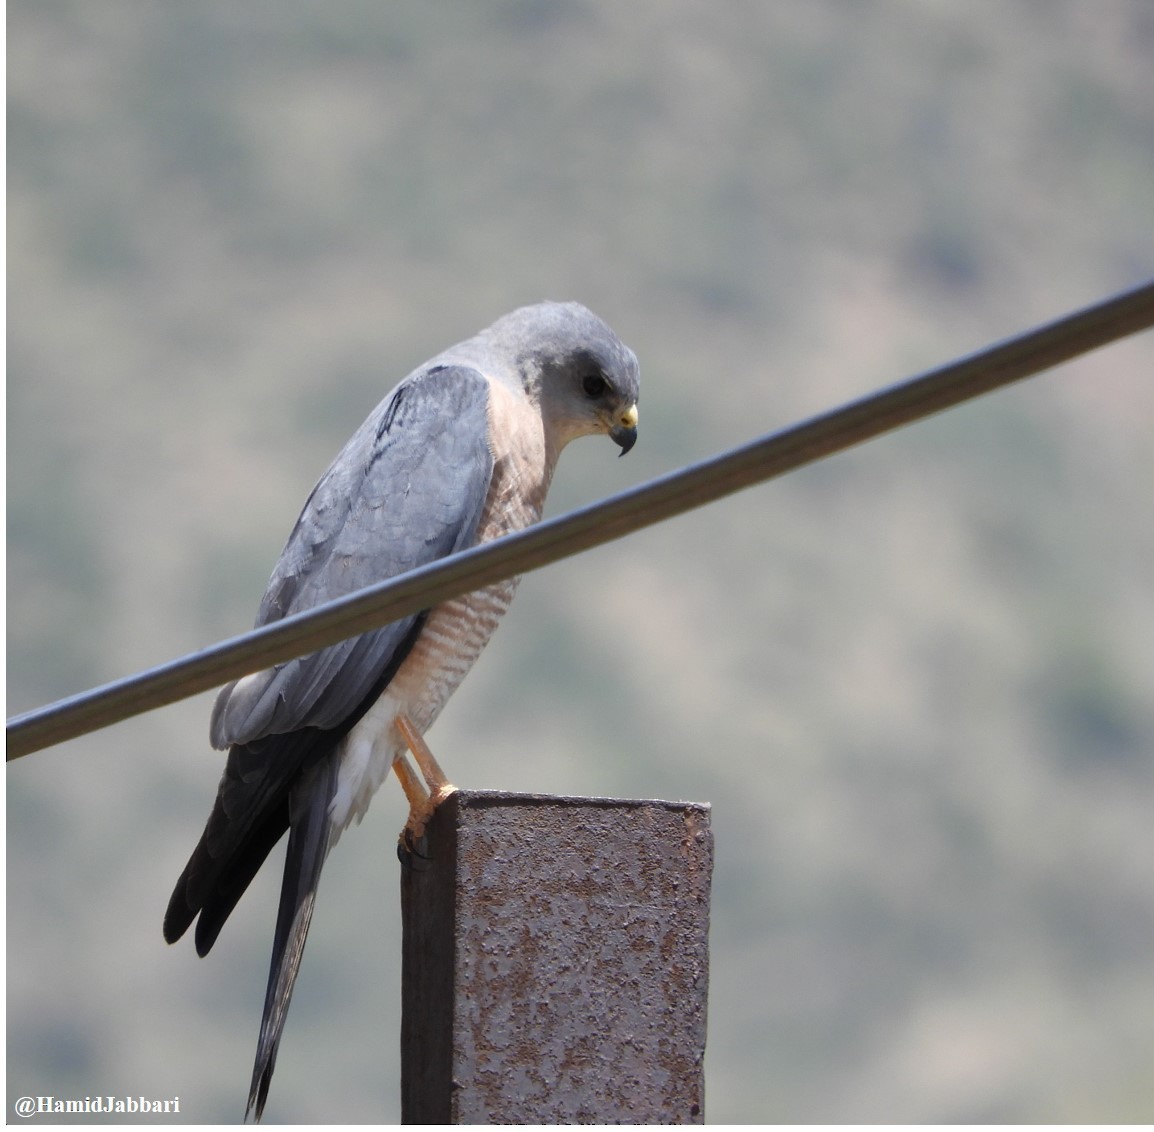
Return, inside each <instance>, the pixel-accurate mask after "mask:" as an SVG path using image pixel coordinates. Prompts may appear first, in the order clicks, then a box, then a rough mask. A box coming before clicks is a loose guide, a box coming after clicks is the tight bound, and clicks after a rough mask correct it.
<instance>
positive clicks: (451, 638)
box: [329, 578, 519, 844]
mask: <svg viewBox="0 0 1154 1132" xmlns="http://www.w3.org/2000/svg"><path fill="white" fill-rule="evenodd" d="M518 580H519V579H517V578H510V579H508V580H506V581H504V582H498V583H496V584H495V585H492V586H488V587H486V588H485V589H483V590H478V591H477V592H476V593H471V594H466V595H465V596H464V597H460V598H456V599H454V600H453V601H448V602H445V603H444V604H443V605H438V606H437V607H436V608H434V609H433V610H432V612H430V614H429V616H428V618H427V619H426V621H425V625H424V628H423V629H422V630H421V632H420V634H419V635H418V637H417V641H416V643H415V644H414V645H413V648H412V651H411V652H410V653H409V655H408V656H407V657H405V660H404V662H403V663H402V664H401V666H400V668H398V669H397V672H396V675H395V676H394V677H393V678H392V680H391V681H390V682H389V685H388V687H387V688H386V689H385V690H384V691H383V692H382V693H381V695H380V696H379V697H378V698H377V701H376V703H375V704H373V706H372V707H371V708H369V710H368V711H367V712H366V713H365V714H364V715H363V716H362V717H361V719H360V720H359V721H358V722H357V724H356V726H355V727H353V729H352V730H351V731H350V732H349V734H348V735H347V736H346V737H345V739H344V742H343V743H342V745H341V765H340V769H339V771H338V774H337V789H336V793H335V795H334V796H333V801H332V804H331V806H330V808H329V816H330V818H331V820H332V823H333V836H332V843H333V844H335V843H336V839H337V837H338V836H339V835H340V832H341V830H343V829H346V828H347V827H348V826H349V825H350V824H351V823H352V822H354V821H357V822H359V821H360V820H361V818H362V817H364V815H365V811H366V810H367V809H368V806H369V801H370V799H371V798H372V796H373V794H374V793H376V791H377V788H378V787H379V786H380V785H381V783H382V782H384V780H385V777H386V776H387V775H388V773H389V767H390V766H392V764H393V760H394V759H395V758H396V757H397V756H398V755H400V754H402V753H403V752H404V750H405V744H404V741H403V740H402V738H401V736H400V734H399V733H398V732H397V729H396V727H395V725H394V721H395V719H396V717H397V715H398V714H400V713H402V712H403V713H404V714H405V715H406V716H408V717H409V719H410V720H412V722H413V723H414V724H415V725H416V728H417V730H418V731H421V732H424V731H426V730H427V729H428V728H429V727H431V726H432V724H433V722H434V721H435V720H436V718H437V716H438V715H440V713H441V709H442V708H443V707H444V706H445V704H446V702H447V701H448V699H449V697H450V696H451V695H452V694H453V692H455V691H456V690H457V686H458V685H459V684H460V683H461V681H462V680H463V679H464V678H465V676H466V674H467V673H468V671H469V669H470V668H472V667H473V663H474V661H476V659H477V657H478V656H479V655H480V654H481V650H482V649H483V648H484V647H485V645H486V644H488V641H489V638H490V637H491V636H492V635H493V630H494V629H496V628H497V625H498V623H499V622H500V620H501V618H502V616H504V613H505V611H506V610H507V609H508V608H509V603H510V602H511V601H512V600H513V593H514V591H515V590H516V588H517V582H518Z"/></svg>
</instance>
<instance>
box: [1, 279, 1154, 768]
mask: <svg viewBox="0 0 1154 1132" xmlns="http://www.w3.org/2000/svg"><path fill="white" fill-rule="evenodd" d="M1151 326H1154V280H1152V281H1151V282H1148V283H1145V284H1143V285H1142V286H1139V287H1136V288H1134V289H1132V290H1130V291H1125V292H1123V293H1121V294H1119V295H1116V296H1114V297H1113V298H1110V299H1106V300H1104V301H1103V302H1101V303H1098V304H1096V305H1094V306H1091V307H1087V308H1085V309H1083V310H1081V311H1078V312H1076V313H1074V314H1070V315H1067V316H1065V317H1063V318H1060V319H1058V320H1057V321H1055V322H1051V323H1048V324H1046V325H1044V326H1041V327H1038V328H1036V329H1034V330H1030V331H1026V332H1025V333H1023V334H1020V335H1018V336H1016V337H1014V338H1010V339H1007V340H1006V341H1004V342H1001V343H998V344H996V345H994V346H990V347H988V348H987V349H985V350H982V351H980V352H978V353H976V354H971V355H970V356H969V357H966V358H962V359H960V360H958V361H955V362H951V363H949V364H947V365H945V366H942V367H940V368H938V369H935V370H930V371H929V372H927V373H925V374H922V375H921V376H918V377H915V378H912V379H910V380H908V381H906V382H903V383H901V384H899V385H895V386H891V387H890V388H888V389H883V390H881V391H880V392H877V393H874V394H872V395H870V396H867V397H864V398H862V399H860V400H857V401H853V402H851V403H850V404H848V405H844V406H842V407H841V408H838V409H833V410H831V411H829V412H827V413H824V414H822V415H821V416H818V417H814V418H813V419H811V420H809V421H806V422H804V423H802V424H798V425H794V426H793V427H791V428H787V429H785V430H784V431H782V432H778V433H773V434H770V435H768V436H764V437H761V438H760V439H758V440H754V441H752V442H750V443H748V444H745V445H743V446H742V447H740V448H735V449H732V450H730V451H728V452H725V453H722V454H721V455H719V456H715V457H712V458H711V459H708V460H704V461H702V462H700V463H698V464H692V465H690V466H689V467H687V468H683V469H681V470H679V471H676V472H672V473H669V474H668V475H665V476H662V477H660V478H658V479H655V480H651V481H650V482H649V483H646V484H642V485H640V486H639V487H635V488H631V489H630V490H628V491H623V492H621V493H619V494H617V495H613V496H610V497H609V498H608V499H604V500H602V501H601V502H599V503H595V504H592V505H590V506H588V507H583V508H580V509H579V510H577V511H572V512H570V513H569V514H567V515H562V516H560V517H558V518H556V519H549V520H546V521H545V522H542V523H538V524H537V525H536V526H533V527H530V528H528V529H527V530H524V531H519V532H518V533H516V534H513V535H507V536H506V537H504V538H501V539H498V540H496V541H494V542H490V543H486V544H484V545H482V546H477V547H473V548H472V549H470V550H466V551H464V552H462V553H460V554H456V555H453V556H452V557H451V558H445V559H441V560H439V561H437V562H433V563H430V564H429V565H427V566H423V567H420V568H419V569H416V570H413V571H410V572H409V573H407V574H403V575H401V576H400V577H397V578H391V579H389V580H387V581H385V582H381V583H379V584H377V585H375V586H370V587H368V588H367V589H364V590H360V591H359V592H357V593H355V594H351V595H349V596H348V597H345V598H341V599H339V600H337V601H333V602H330V603H328V604H327V605H323V606H318V607H317V608H316V609H310V610H308V611H306V612H303V613H298V614H296V615H294V616H292V617H286V618H285V619H284V620H283V621H278V622H276V623H275V624H273V625H266V626H263V627H262V628H259V629H254V630H253V631H252V632H249V633H244V634H242V635H241V636H238V637H233V638H231V639H229V640H226V641H222V642H220V643H219V644H216V645H213V646H211V647H209V648H206V649H202V650H201V651H199V652H196V653H192V654H190V655H188V656H184V657H181V658H179V659H177V660H173V661H170V662H169V663H167V664H162V665H159V666H157V667H156V668H150V669H148V670H146V671H144V672H140V673H137V674H136V675H134V676H128V677H126V678H124V679H122V680H116V681H113V682H112V683H110V684H104V685H102V686H100V687H98V688H93V689H91V690H90V691H87V692H82V693H79V694H78V695H75V696H70V697H68V698H67V699H63V700H59V701H57V702H56V703H53V704H49V705H48V706H46V707H42V708H38V709H36V710H34V711H30V712H25V713H24V714H22V715H17V716H13V717H12V718H11V719H10V720H9V721H8V756H7V757H8V760H9V761H11V760H13V759H18V758H21V757H22V756H24V755H28V754H31V753H32V752H33V751H38V750H41V749H43V748H45V747H49V746H52V745H53V744H56V743H61V742H63V741H64V740H66V739H74V738H77V737H78V736H80V735H84V734H87V733H88V732H90V731H95V730H97V729H99V728H101V727H108V726H109V725H111V724H113V723H119V722H120V721H121V720H124V719H128V718H130V717H132V716H134V715H140V714H142V713H143V712H146V711H151V710H152V709H154V708H158V707H164V706H165V705H167V704H171V703H175V702H176V701H177V700H181V699H184V698H186V697H188V696H192V695H196V694H197V693H199V692H204V691H208V690H209V689H211V688H215V687H217V686H219V685H221V684H225V683H227V682H228V681H229V680H235V679H237V678H238V677H240V676H243V675H245V674H247V673H249V672H256V671H259V670H260V669H262V668H268V667H271V666H272V665H274V664H280V663H283V662H284V661H288V660H291V659H292V658H293V657H297V656H301V655H303V654H305V653H309V652H313V651H315V650H316V649H320V648H324V647H326V646H328V645H333V644H336V643H337V642H338V641H340V640H343V639H344V638H346V637H351V636H355V635H357V634H359V633H363V632H366V631H368V630H370V629H376V628H379V627H380V626H382V625H386V624H388V623H389V622H391V621H397V620H400V619H401V618H402V617H407V616H408V615H409V614H412V613H416V612H418V611H420V610H422V609H428V608H431V607H432V606H434V605H438V604H440V603H441V602H444V601H448V600H449V599H451V598H454V597H458V596H460V595H461V594H465V593H469V592H470V591H472V590H476V589H480V588H482V587H483V586H487V585H490V584H492V583H494V582H498V581H501V580H502V579H504V578H508V577H512V576H513V575H516V574H524V573H528V572H529V571H531V570H538V569H540V568H541V567H542V566H547V565H549V564H550V563H553V562H556V561H558V560H559V559H562V558H567V557H569V556H570V555H573V554H578V553H580V552H581V551H583V550H589V549H591V548H593V547H596V546H601V545H602V544H603V543H607V542H611V541H612V540H614V539H618V538H621V537H623V536H624V535H627V534H631V533H632V532H633V531H637V530H641V529H642V528H644V527H648V526H652V525H653V524H655V523H659V522H662V521H663V520H665V519H670V518H673V517H674V516H676V515H680V514H683V513H684V512H686V511H689V510H692V509H693V508H695V507H701V506H703V505H704V504H706V503H712V502H715V501H716V500H718V499H721V498H723V497H724V496H727V495H730V494H732V493H733V492H736V491H740V490H741V489H742V488H745V487H751V486H753V485H754V484H758V483H762V482H764V481H766V480H769V479H773V478H774V477H776V476H780V475H783V474H784V473H785V472H789V471H793V470H795V469H796V468H800V467H802V466H803V465H805V464H809V463H812V462H814V461H816V460H820V459H821V458H823V457H825V456H830V455H833V454H834V453H835V452H841V451H843V450H844V449H846V448H850V447H852V446H853V445H855V444H860V443H861V442H862V441H865V440H869V439H871V438H872V437H875V436H878V435H880V434H881V433H884V432H888V431H890V430H891V429H895V428H898V427H900V426H901V425H905V424H910V423H912V422H914V421H918V420H921V419H923V418H924V417H927V416H930V415H931V414H933V413H938V412H941V411H942V410H943V409H948V408H951V407H953V406H955V405H958V404H960V403H962V402H963V401H967V400H970V399H971V398H973V397H977V396H979V395H981V394H983V393H988V392H990V391H992V390H994V389H997V388H1000V387H1001V386H1004V385H1008V384H1010V383H1011V382H1015V381H1020V380H1021V379H1022V378H1026V377H1030V376H1032V375H1034V374H1036V373H1039V372H1041V371H1042V370H1045V369H1049V368H1050V367H1052V366H1055V365H1058V364H1060V363H1062V362H1066V361H1069V360H1071V359H1072V358H1076V357H1078V356H1079V355H1080V354H1084V353H1088V352H1089V351H1090V350H1094V349H1097V348H1098V347H1100V346H1105V345H1107V344H1108V343H1110V342H1115V341H1117V340H1118V339H1120V338H1124V337H1126V336H1128V335H1130V334H1136V333H1138V332H1139V331H1142V330H1148V329H1149V328H1150V327H1151Z"/></svg>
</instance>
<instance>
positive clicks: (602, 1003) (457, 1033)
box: [401, 791, 713, 1124]
mask: <svg viewBox="0 0 1154 1132" xmlns="http://www.w3.org/2000/svg"><path fill="white" fill-rule="evenodd" d="M424 852H425V856H424V857H416V858H414V859H413V860H412V861H411V862H410V863H409V864H408V865H405V866H403V867H402V871H401V911H402V919H403V925H404V940H403V976H402V979H403V988H402V1021H401V1076H402V1080H401V1119H402V1122H403V1123H405V1124H572V1123H598V1124H600V1123H605V1124H614V1123H626V1124H700V1123H704V1120H705V1113H704V1076H703V1058H704V1053H705V1010H706V992H707V986H708V958H709V950H708V948H709V944H708V932H709V886H710V876H711V873H712V868H713V837H712V834H711V833H710V828H709V807H708V806H705V805H699V804H695V803H689V802H655V801H631V800H617V799H608V798H558V797H550V796H541V795H531V794H506V793H498V792H489V791H462V792H459V793H457V794H455V795H453V796H452V797H451V798H450V799H449V800H448V801H446V802H445V803H444V804H443V805H442V806H441V807H440V809H439V810H438V811H437V813H436V815H435V817H434V818H433V821H432V822H431V823H430V825H429V828H428V832H427V846H426V847H425V848H424Z"/></svg>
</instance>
